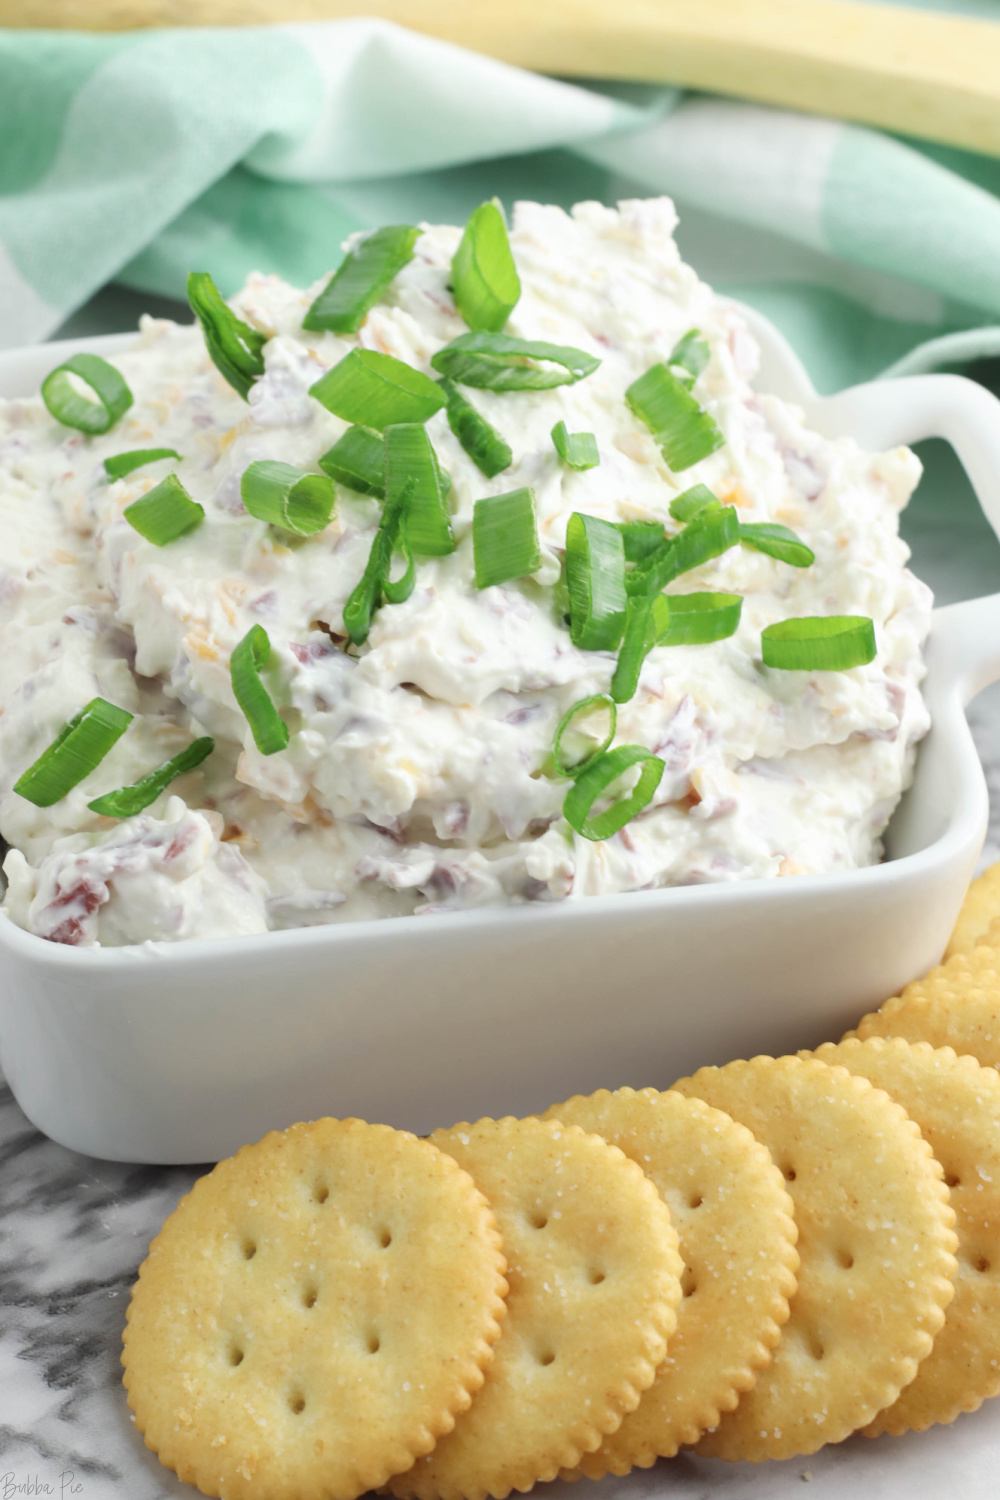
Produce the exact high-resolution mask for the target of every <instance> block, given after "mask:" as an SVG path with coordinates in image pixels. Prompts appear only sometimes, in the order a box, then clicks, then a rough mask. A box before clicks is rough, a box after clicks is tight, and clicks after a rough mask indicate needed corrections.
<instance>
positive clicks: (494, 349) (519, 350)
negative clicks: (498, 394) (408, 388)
mask: <svg viewBox="0 0 1000 1500" xmlns="http://www.w3.org/2000/svg"><path fill="white" fill-rule="evenodd" d="M600 363H601V361H600V360H599V359H595V357H594V355H592V354H585V353H584V351H583V350H582V349H573V348H570V347H569V346H568V345H565V344H546V343H543V342H541V341H539V340H533V339H516V338H512V337H511V336H510V335H509V334H506V333H463V334H460V335H459V337H458V338H457V339H452V341H451V343H450V344H446V345H445V346H444V348H443V349H439V350H438V352H437V353H436V354H435V355H434V356H433V358H432V359H431V364H432V365H433V367H434V369H435V370H437V372H438V374H439V375H447V376H448V377H449V378H450V379H451V380H458V381H460V382H461V383H462V385H471V386H473V387H475V388H476V389H478V390H483V391H547V390H551V389H552V387H553V386H557V385H572V384H574V383H575V382H576V381H577V380H582V379H583V378H584V376H585V375H591V374H593V372H594V371H595V370H596V369H597V367H598V365H599V364H600ZM553 366H555V367H556V368H553Z"/></svg>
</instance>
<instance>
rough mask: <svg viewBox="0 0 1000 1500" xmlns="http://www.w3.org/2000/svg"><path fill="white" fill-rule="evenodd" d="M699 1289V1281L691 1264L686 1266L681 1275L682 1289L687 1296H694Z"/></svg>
mask: <svg viewBox="0 0 1000 1500" xmlns="http://www.w3.org/2000/svg"><path fill="white" fill-rule="evenodd" d="M697 1290H698V1282H697V1279H696V1278H695V1274H694V1272H693V1271H692V1269H691V1267H690V1266H685V1267H684V1270H683V1273H682V1275H681V1291H682V1292H683V1293H684V1295H685V1297H693V1296H694V1294H695V1292H696V1291H697Z"/></svg>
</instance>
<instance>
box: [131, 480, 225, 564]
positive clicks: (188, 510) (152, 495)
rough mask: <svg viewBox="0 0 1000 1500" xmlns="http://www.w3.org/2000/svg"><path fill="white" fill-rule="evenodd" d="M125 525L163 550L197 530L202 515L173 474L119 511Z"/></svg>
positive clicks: (196, 504) (200, 509)
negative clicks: (127, 524) (126, 523)
mask: <svg viewBox="0 0 1000 1500" xmlns="http://www.w3.org/2000/svg"><path fill="white" fill-rule="evenodd" d="M122 515H123V516H124V517H125V519H126V521H127V522H128V523H129V525H130V526H131V527H132V528H133V529H134V530H135V531H137V532H138V533H139V535H140V536H144V537H145V538H146V541H147V542H152V543H153V544H154V545H155V546H157V547H165V546H166V545H167V543H168V542H176V540H177V538H178V537H179V536H184V535H186V533H187V532H189V531H193V530H194V528H195V527H196V526H200V525H201V523H202V521H204V519H205V512H204V510H203V508H202V507H201V506H200V505H199V504H198V502H197V500H192V499H191V496H190V495H189V494H188V492H187V490H186V489H185V488H184V486H183V485H182V484H181V482H180V480H179V479H178V478H177V475H176V474H168V475H167V477H166V479H161V480H160V482H159V484H157V485H154V486H153V488H152V489H151V490H148V491H147V492H146V494H145V495H143V496H141V497H140V499H138V500H133V501H132V504H131V505H126V507H125V509H124V510H123V511H122Z"/></svg>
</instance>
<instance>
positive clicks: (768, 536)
mask: <svg viewBox="0 0 1000 1500" xmlns="http://www.w3.org/2000/svg"><path fill="white" fill-rule="evenodd" d="M740 541H741V542H743V543H744V545H745V546H747V547H753V548H755V549H756V551H758V552H766V553H767V555H768V556H769V557H776V558H777V559H778V561H779V562H783V563H790V564H791V565H792V567H793V568H808V567H809V565H810V564H811V563H814V562H815V561H816V554H815V552H814V551H813V550H812V548H811V547H807V546H806V544H805V542H804V541H803V540H802V538H801V537H798V536H796V535H795V532H794V531H790V530H789V528H788V527H787V526H779V525H778V523H777V522H776V521H750V522H745V523H744V522H741V523H740Z"/></svg>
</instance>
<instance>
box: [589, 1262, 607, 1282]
mask: <svg viewBox="0 0 1000 1500" xmlns="http://www.w3.org/2000/svg"><path fill="white" fill-rule="evenodd" d="M587 1280H588V1281H589V1282H590V1284H591V1286H600V1284H601V1282H602V1281H604V1280H606V1277H605V1274H604V1272H603V1271H599V1270H598V1269H597V1267H596V1266H591V1268H590V1270H589V1271H588V1272H587Z"/></svg>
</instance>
